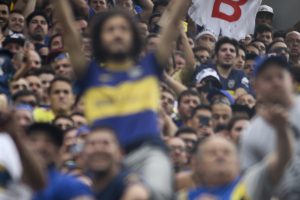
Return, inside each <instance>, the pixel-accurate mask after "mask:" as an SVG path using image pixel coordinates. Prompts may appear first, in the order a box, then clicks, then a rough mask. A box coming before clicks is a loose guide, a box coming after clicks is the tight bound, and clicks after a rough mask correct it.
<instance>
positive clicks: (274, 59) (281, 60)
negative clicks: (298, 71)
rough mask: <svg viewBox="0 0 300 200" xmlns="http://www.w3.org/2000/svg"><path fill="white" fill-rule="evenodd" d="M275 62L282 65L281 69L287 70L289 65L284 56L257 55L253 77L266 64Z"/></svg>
mask: <svg viewBox="0 0 300 200" xmlns="http://www.w3.org/2000/svg"><path fill="white" fill-rule="evenodd" d="M271 63H276V64H278V66H280V67H282V68H283V69H285V70H287V71H289V70H290V68H291V67H290V65H289V63H288V61H287V60H286V58H285V57H283V56H273V55H272V56H267V57H258V58H257V59H256V61H255V68H254V77H256V76H257V75H259V74H260V73H261V72H262V71H263V70H264V69H265V68H266V67H267V66H268V64H271Z"/></svg>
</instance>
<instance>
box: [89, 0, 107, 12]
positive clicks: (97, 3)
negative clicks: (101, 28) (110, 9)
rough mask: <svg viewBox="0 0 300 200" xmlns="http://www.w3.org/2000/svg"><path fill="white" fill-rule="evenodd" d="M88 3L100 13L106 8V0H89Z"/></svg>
mask: <svg viewBox="0 0 300 200" xmlns="http://www.w3.org/2000/svg"><path fill="white" fill-rule="evenodd" d="M90 4H91V8H92V9H93V10H94V11H95V13H100V12H103V11H105V10H107V2H106V0H91V2H90Z"/></svg>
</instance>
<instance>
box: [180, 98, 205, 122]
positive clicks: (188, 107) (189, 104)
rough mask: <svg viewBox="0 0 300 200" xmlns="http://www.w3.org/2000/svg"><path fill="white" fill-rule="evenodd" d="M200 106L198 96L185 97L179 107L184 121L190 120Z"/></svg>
mask: <svg viewBox="0 0 300 200" xmlns="http://www.w3.org/2000/svg"><path fill="white" fill-rule="evenodd" d="M199 104H200V99H199V97H198V96H192V95H188V96H184V97H183V98H182V99H181V102H180V103H179V105H178V112H179V114H180V117H181V118H183V119H188V118H189V116H190V115H191V113H192V110H193V109H194V108H196V106H197V105H199Z"/></svg>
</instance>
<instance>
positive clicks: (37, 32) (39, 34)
mask: <svg viewBox="0 0 300 200" xmlns="http://www.w3.org/2000/svg"><path fill="white" fill-rule="evenodd" d="M28 34H29V35H30V37H31V38H32V39H33V40H36V41H38V42H42V41H43V40H44V38H45V36H46V35H47V34H48V24H47V21H46V19H45V18H44V17H42V16H35V17H34V18H32V20H31V21H30V23H29V27H28Z"/></svg>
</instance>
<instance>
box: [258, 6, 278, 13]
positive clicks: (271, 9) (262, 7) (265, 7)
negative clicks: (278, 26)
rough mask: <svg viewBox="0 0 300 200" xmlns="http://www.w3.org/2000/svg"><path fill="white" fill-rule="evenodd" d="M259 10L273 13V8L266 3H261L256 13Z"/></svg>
mask: <svg viewBox="0 0 300 200" xmlns="http://www.w3.org/2000/svg"><path fill="white" fill-rule="evenodd" d="M259 12H266V13H270V14H272V15H274V10H273V8H272V7H270V6H268V5H261V6H260V7H259V9H258V13H259Z"/></svg>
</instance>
